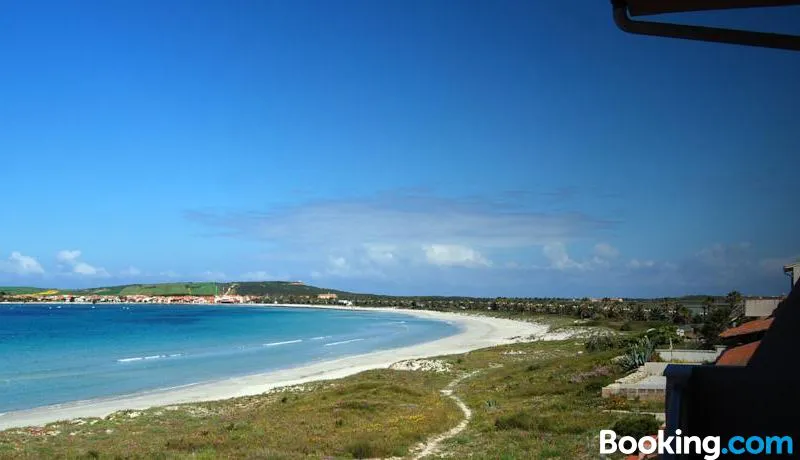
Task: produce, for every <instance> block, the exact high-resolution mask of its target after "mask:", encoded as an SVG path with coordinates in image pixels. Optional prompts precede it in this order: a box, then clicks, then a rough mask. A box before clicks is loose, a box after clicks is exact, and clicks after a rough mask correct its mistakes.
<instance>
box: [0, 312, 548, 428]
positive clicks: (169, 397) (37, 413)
mask: <svg viewBox="0 0 800 460" xmlns="http://www.w3.org/2000/svg"><path fill="white" fill-rule="evenodd" d="M285 306H286V305H278V306H277V307H285ZM292 306H293V307H304V308H319V307H316V306H313V307H312V306H308V307H306V306H297V305H292ZM324 308H340V309H347V310H365V311H389V312H395V313H405V314H409V315H413V316H417V317H420V318H426V319H433V320H439V321H445V322H449V323H451V324H455V325H457V326H459V328H460V329H461V331H460V332H459V333H458V334H455V335H452V336H450V337H445V338H443V339H438V340H434V341H432V342H426V343H421V344H417V345H412V346H408V347H403V348H396V349H392V350H382V351H377V352H374V353H368V354H363V355H357V356H348V357H345V358H339V359H335V360H331V361H323V362H317V363H313V364H310V365H307V366H302V367H297V368H292V369H285V370H280V371H274V372H268V373H263V374H255V375H248V376H244V377H236V378H229V379H224V380H219V381H214V382H203V383H198V384H194V385H187V386H183V387H178V388H172V389H165V390H158V391H151V392H145V393H137V394H134V395H127V396H121V397H116V398H107V399H97V400H90V401H78V402H74V403H68V404H59V405H54V406H45V407H40V408H35V409H29V410H22V411H13V412H8V413H5V414H0V430H2V429H6V428H11V427H19V426H30V425H43V424H46V423H50V422H55V421H58V420H66V419H73V418H79V417H105V416H107V415H109V414H111V413H113V412H116V411H119V410H124V409H137V410H141V409H146V408H149V407H154V406H165V405H170V404H181V403H191V402H199V401H213V400H220V399H228V398H234V397H238V396H250V395H256V394H261V393H264V392H266V391H269V390H271V389H274V388H277V387H282V386H289V385H298V384H302V383H307V382H311V381H315V380H326V379H337V378H342V377H346V376H349V375H353V374H357V373H359V372H362V371H365V370H370V369H381V368H384V369H385V368H388V367H389V366H390V365H391V364H393V363H395V362H398V361H403V360H409V359H419V358H429V357H433V356H441V355H451V354H460V353H466V352H468V351H471V350H476V349H479V348H486V347H491V346H495V345H501V344H506V343H513V342H518V341H520V340H524V339H532V338H541V337H544V336H545V334H546V332H547V329H548V328H547V326H545V325H542V324H536V323H529V322H524V321H513V320H508V319H502V318H491V317H487V316H479V315H467V314H459V313H445V312H436V311H427V310H404V309H395V308H387V309H383V308H382V309H377V308H364V309H361V308H358V307H324Z"/></svg>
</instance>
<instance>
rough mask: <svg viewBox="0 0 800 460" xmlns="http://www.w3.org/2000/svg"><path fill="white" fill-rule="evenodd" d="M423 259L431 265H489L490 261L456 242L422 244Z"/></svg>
mask: <svg viewBox="0 0 800 460" xmlns="http://www.w3.org/2000/svg"><path fill="white" fill-rule="evenodd" d="M422 249H423V251H425V260H427V261H428V263H430V264H433V265H440V266H453V267H489V266H491V265H492V262H491V261H490V260H488V259H486V258H485V257H483V256H482V255H481V253H480V252H478V251H476V250H474V249H472V248H470V247H467V246H462V245H458V244H430V245H425V246H423V248H422Z"/></svg>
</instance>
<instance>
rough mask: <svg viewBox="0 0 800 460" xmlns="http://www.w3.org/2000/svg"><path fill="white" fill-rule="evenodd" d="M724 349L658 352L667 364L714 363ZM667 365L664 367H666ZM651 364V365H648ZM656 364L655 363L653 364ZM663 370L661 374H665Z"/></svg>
mask: <svg viewBox="0 0 800 460" xmlns="http://www.w3.org/2000/svg"><path fill="white" fill-rule="evenodd" d="M722 351H723V350H722V349H720V350H656V353H658V356H660V357H661V359H663V360H664V361H666V362H667V363H670V362H680V363H698V364H700V363H713V362H714V361H716V360H717V358H718V357H719V355H720V354H722ZM667 363H663V364H665V366H664V367H666V364H667ZM647 364H651V363H647ZM653 364H655V363H653ZM663 371H664V370H663V369H661V372H662V373H663Z"/></svg>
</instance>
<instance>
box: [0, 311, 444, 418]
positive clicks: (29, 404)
mask: <svg viewBox="0 0 800 460" xmlns="http://www.w3.org/2000/svg"><path fill="white" fill-rule="evenodd" d="M457 332H459V329H458V327H457V326H455V325H452V324H449V323H445V322H441V321H433V320H426V319H419V318H416V317H412V316H409V315H404V314H400V313H386V312H361V311H349V310H323V309H308V308H288V307H278V306H275V307H272V306H270V307H246V306H235V307H232V306H212V305H205V306H204V305H185V306H176V305H124V304H113V305H95V306H92V305H75V304H62V305H56V304H48V305H30V304H27V305H14V304H7V305H0V412H7V411H11V410H19V409H29V408H33V407H39V406H44V405H50V404H58V403H65V402H70V401H77V400H86V399H95V398H102V397H109V396H119V395H125V394H131V393H137V392H141V391H146V390H153V389H162V388H170V387H176V386H181V385H187V384H192V383H198V382H205V381H213V380H219V379H223V378H226V377H231V376H238V375H246V374H255V373H261V372H267V371H273V370H278V369H285V368H290V367H296V366H299V365H303V364H309V363H311V362H316V361H322V360H329V359H333V358H338V357H342V356H348V355H355V354H362V353H367V352H370V351H374V350H380V349H389V348H396V347H402V346H406V345H412V344H416V343H421V342H427V341H431V340H435V339H438V338H442V337H446V336H449V335H453V334H456V333H457Z"/></svg>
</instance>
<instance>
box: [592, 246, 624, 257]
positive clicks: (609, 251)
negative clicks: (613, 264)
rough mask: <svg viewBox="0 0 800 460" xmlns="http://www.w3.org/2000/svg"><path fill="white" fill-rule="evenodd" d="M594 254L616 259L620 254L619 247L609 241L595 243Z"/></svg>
mask: <svg viewBox="0 0 800 460" xmlns="http://www.w3.org/2000/svg"><path fill="white" fill-rule="evenodd" d="M594 255H595V256H596V257H599V258H601V259H606V260H608V259H615V258H616V257H617V256H619V249H617V248H615V247H614V246H611V245H610V244H608V243H597V244H595V245H594Z"/></svg>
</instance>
